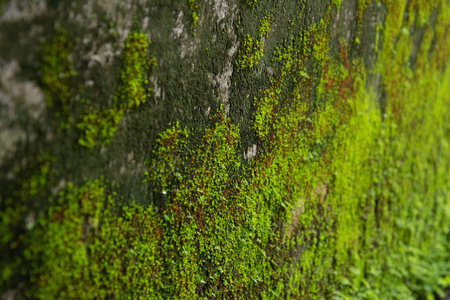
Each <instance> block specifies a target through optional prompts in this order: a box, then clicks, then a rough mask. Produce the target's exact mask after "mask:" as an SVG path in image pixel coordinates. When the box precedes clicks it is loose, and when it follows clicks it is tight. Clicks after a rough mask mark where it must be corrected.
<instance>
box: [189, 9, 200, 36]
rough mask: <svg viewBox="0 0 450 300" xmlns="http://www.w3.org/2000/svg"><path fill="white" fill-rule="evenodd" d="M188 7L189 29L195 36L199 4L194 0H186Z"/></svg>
mask: <svg viewBox="0 0 450 300" xmlns="http://www.w3.org/2000/svg"><path fill="white" fill-rule="evenodd" d="M188 7H189V9H190V11H191V25H190V28H191V31H192V32H193V34H194V36H195V32H194V31H195V27H196V26H197V22H198V15H197V13H198V10H199V6H198V5H197V2H196V0H188Z"/></svg>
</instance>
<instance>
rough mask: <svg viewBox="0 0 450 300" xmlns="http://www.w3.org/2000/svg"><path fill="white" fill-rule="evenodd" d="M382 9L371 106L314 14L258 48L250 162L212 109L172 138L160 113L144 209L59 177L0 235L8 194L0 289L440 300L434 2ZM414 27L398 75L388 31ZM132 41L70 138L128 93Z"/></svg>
mask: <svg viewBox="0 0 450 300" xmlns="http://www.w3.org/2000/svg"><path fill="white" fill-rule="evenodd" d="M333 3H334V4H336V3H338V2H336V1H333ZM361 3H362V2H361ZM336 5H337V4H336ZM383 5H386V7H387V15H386V20H385V24H384V30H383V31H380V34H382V39H381V43H382V44H381V45H380V46H381V47H380V48H379V50H378V54H377V55H378V56H377V62H376V64H375V69H374V70H373V71H372V72H374V74H376V73H381V74H382V77H381V79H380V80H381V82H380V86H381V89H382V91H380V92H379V93H380V94H383V97H384V98H383V100H382V101H381V103H380V102H378V101H377V100H375V95H374V93H375V92H378V91H372V90H370V89H368V88H367V86H369V85H368V79H367V78H370V76H368V75H374V74H370V73H371V70H366V68H365V66H364V64H363V63H362V59H361V58H357V57H356V55H353V56H350V55H349V52H350V51H352V49H349V47H351V45H350V46H349V45H346V43H345V42H343V41H341V42H339V45H337V47H336V48H337V51H335V52H331V51H330V36H331V32H330V30H331V28H332V27H331V26H330V22H331V21H332V20H331V19H330V14H329V13H330V8H329V9H328V10H327V15H326V16H325V17H324V18H323V19H321V20H318V21H317V22H315V23H313V24H311V25H310V26H309V27H307V28H304V29H302V30H300V31H298V32H292V31H291V32H290V36H289V38H287V39H286V40H285V41H284V42H283V43H279V44H278V47H277V48H276V50H275V51H274V55H273V57H272V60H271V62H272V63H273V65H272V66H274V69H273V74H274V75H273V77H272V78H271V79H270V80H267V84H266V86H263V87H262V88H261V89H259V90H258V92H257V93H256V97H255V98H254V103H253V108H254V110H253V112H252V113H253V115H252V118H253V119H252V122H251V124H250V126H249V130H251V131H252V134H254V137H255V139H257V142H255V143H257V147H258V152H257V153H256V156H255V157H253V158H252V159H251V160H250V161H245V160H244V158H243V155H242V152H243V150H245V149H242V145H241V139H242V137H241V133H240V131H239V126H240V125H241V124H239V125H238V124H234V123H233V122H232V120H231V118H226V117H225V114H224V109H223V108H220V109H219V110H218V112H217V113H216V114H215V115H214V116H212V117H211V118H210V120H209V122H208V125H207V126H206V128H203V129H196V130H193V132H190V133H189V134H188V132H187V129H185V128H182V127H181V126H180V125H179V124H178V123H176V124H175V125H173V126H171V127H170V128H169V129H167V130H166V131H164V132H163V133H161V134H160V136H159V138H158V139H157V140H156V142H155V145H154V150H153V153H152V155H151V160H150V161H149V162H148V165H147V172H145V173H144V174H143V177H144V178H145V181H146V184H149V186H150V188H151V189H153V191H152V192H153V194H163V195H165V196H164V197H165V205H163V206H160V207H158V210H156V209H155V210H154V209H153V208H152V205H149V206H148V207H147V208H144V207H143V206H140V205H135V204H124V203H130V202H133V199H126V198H125V197H121V196H119V195H116V194H115V193H114V192H113V191H112V190H113V188H112V186H114V184H111V185H109V184H107V183H105V182H103V181H102V180H97V181H88V182H86V183H85V184H83V185H81V186H74V185H72V184H68V187H67V188H66V189H64V190H63V191H62V192H60V193H59V194H58V195H57V196H54V197H53V198H50V199H48V198H46V199H47V200H48V202H49V207H50V208H48V209H47V208H45V209H43V210H42V212H40V213H39V214H37V215H36V217H37V220H36V224H35V225H34V226H29V228H28V229H26V230H24V231H22V233H21V234H20V238H16V237H15V236H14V234H13V233H11V230H10V228H11V226H10V225H11V224H13V225H14V224H15V225H14V226H18V225H17V223H18V222H19V221H17V220H21V218H22V219H23V215H24V211H25V210H21V209H23V205H22V206H20V207H22V208H21V209H17V210H15V209H14V206H13V203H14V201H15V200H16V198H14V197H8V198H7V199H6V200H3V199H1V200H2V202H0V204H2V205H3V203H6V205H7V207H8V209H3V206H2V215H1V217H2V218H1V219H2V222H3V223H2V231H1V233H2V235H0V236H2V242H5V244H7V246H8V247H9V248H11V249H18V250H17V251H18V253H20V255H16V256H15V258H16V259H15V260H11V261H12V262H11V261H10V262H8V264H6V267H3V268H2V273H1V275H2V277H1V279H2V282H1V283H2V284H4V283H5V282H6V283H8V282H9V281H11V280H12V279H11V278H15V277H14V276H17V272H18V271H17V270H24V271H23V272H24V274H23V275H22V277H21V281H20V282H26V284H27V287H28V286H29V287H30V288H29V291H28V294H27V295H26V296H28V297H30V298H58V297H59V298H139V297H141V298H150V299H151V298H170V299H196V298H203V299H205V298H207V299H208V298H218V299H235V298H240V299H259V298H261V299H275V298H282V299H324V298H326V299H328V298H330V299H349V298H351V299H395V298H399V299H412V298H430V299H431V298H432V297H434V295H435V294H437V295H439V296H441V297H443V296H444V289H445V288H446V285H448V276H449V274H450V265H449V261H450V257H449V253H450V244H449V240H450V239H449V235H450V221H449V220H450V212H449V207H450V193H449V191H448V187H449V184H450V174H449V172H448V170H449V169H450V157H449V155H448V153H449V152H450V151H449V150H450V149H449V148H450V146H449V145H450V143H449V138H450V127H449V125H448V124H450V122H449V121H450V120H449V116H448V108H449V107H450V103H449V98H448V94H449V92H450V91H449V87H448V84H447V82H449V80H450V71H449V69H448V68H447V63H448V62H447V58H448V57H449V55H450V54H449V49H450V47H449V46H450V45H449V40H448V38H447V28H448V26H449V24H450V13H449V12H450V7H449V5H448V4H447V3H446V2H445V1H438V2H437V4H435V5H434V6H427V5H428V4H425V3H424V2H422V1H403V2H402V1H400V2H398V1H397V2H395V1H394V2H393V1H383ZM422 6H424V7H425V10H424V11H425V12H424V13H421V15H420V17H421V18H425V19H427V18H430V17H431V11H432V9H431V8H433V9H436V12H437V15H436V21H435V25H433V26H432V25H430V24H428V22H425V21H423V22H422V21H420V22H419V20H418V22H417V23H415V21H414V20H415V19H414V18H415V17H414V14H410V13H411V12H413V11H415V10H416V9H419V8H421V7H422ZM359 7H360V8H361V7H363V6H359ZM427 7H428V8H427ZM405 12H409V14H408V17H405V16H404V13H405ZM417 16H419V14H418V15H417ZM271 20H272V18H269V17H268V16H267V17H265V18H264V19H263V20H261V22H260V27H259V29H258V33H257V39H252V38H251V37H250V36H249V35H247V39H246V40H247V42H246V41H245V40H244V42H243V44H242V48H241V49H240V52H239V54H238V60H239V59H240V63H241V65H242V66H243V67H242V68H241V69H243V68H251V67H252V66H254V64H256V63H257V62H258V60H259V59H260V57H259V58H258V59H256V62H255V58H257V57H258V56H257V54H255V53H258V51H260V50H259V48H258V47H256V46H255V43H256V42H260V43H263V41H265V39H266V38H267V39H268V38H269V36H268V35H267V34H268V32H269V31H270V29H269V28H270V23H271ZM295 22H302V19H301V18H298V16H296V17H295V18H294V19H293V20H290V22H289V24H292V27H291V28H295V27H294V25H295V24H294V23H295ZM413 24H417V25H414V26H423V32H424V34H423V39H422V42H421V43H420V46H419V47H417V60H416V63H415V66H414V69H413V67H412V66H411V63H410V57H411V55H412V52H413V50H414V49H415V48H414V47H415V44H414V38H413V36H412V35H411V34H410V32H409V31H408V30H405V28H410V26H413ZM379 28H380V27H379ZM144 41H146V38H145V35H143V34H132V35H130V37H129V40H128V41H127V46H126V47H125V50H124V67H123V73H122V78H121V80H122V83H121V85H120V87H119V89H118V92H117V96H116V98H115V103H114V105H113V107H112V108H111V111H108V110H95V109H93V110H92V111H91V113H90V114H86V121H85V123H86V124H94V125H92V127H89V126H88V125H86V126H85V127H80V129H81V130H83V131H84V132H88V133H86V136H89V137H90V139H91V140H89V139H86V141H85V142H86V145H87V146H88V145H93V144H96V143H99V142H102V141H103V140H108V139H110V138H111V136H112V134H113V133H114V131H110V130H109V129H110V128H115V127H116V126H117V123H118V122H119V120H120V118H121V117H122V115H120V116H118V117H117V119H116V114H117V113H120V112H122V111H125V110H128V109H133V108H135V107H137V106H140V105H141V104H142V103H145V101H146V97H147V96H146V95H147V93H148V90H146V80H148V79H147V77H146V76H147V74H148V73H147V72H148V70H149V69H151V67H150V65H152V63H151V62H150V60H149V59H148V56H147V54H146V52H147V48H146V46H145V45H146V44H145V42H144ZM259 46H262V45H261V44H260V45H259ZM254 47H256V49H257V51H256V52H253V51H254ZM245 49H247V50H245ZM248 49H250V50H248ZM261 49H262V47H261ZM353 50H354V49H353ZM332 53H335V55H333V54H332ZM260 54H261V55H262V50H261V53H260ZM352 57H353V58H352ZM247 58H249V60H248V61H247ZM250 58H251V59H250ZM236 63H237V64H238V62H236ZM238 65H239V64H238ZM248 76H252V75H251V74H248ZM430 87H432V88H430ZM108 122H110V123H108ZM89 132H92V134H91V133H89ZM111 132H112V133H111ZM247 136H248V135H247ZM92 141H93V142H92ZM50 164H51V163H50V159H47V160H43V161H42V162H41V164H40V166H41V167H39V168H38V169H39V170H38V172H37V175H31V176H28V177H27V178H29V179H28V180H25V181H24V184H23V185H22V186H21V188H22V189H23V191H22V192H17V199H19V200H20V199H22V198H23V199H28V201H30V199H31V200H32V199H34V198H32V197H31V195H34V197H35V196H36V195H39V190H40V189H42V186H43V184H44V183H45V181H46V180H48V179H45V178H46V177H48V176H49V174H51V172H50V171H49V166H50ZM33 174H34V173H33ZM42 178H44V179H42ZM43 182H44V183H43ZM21 195H22V196H21ZM41 197H44V196H41ZM139 200H140V201H141V203H142V202H146V201H147V199H146V196H143V199H139ZM149 202H151V201H150V200H148V202H147V203H149ZM27 203H29V202H27ZM11 219H14V222H15V223H14V222H10V220H11ZM5 224H6V225H5ZM2 247H3V245H2ZM1 249H5V247H3V248H1ZM9 251H10V252H11V250H9ZM8 253H9V252H8Z"/></svg>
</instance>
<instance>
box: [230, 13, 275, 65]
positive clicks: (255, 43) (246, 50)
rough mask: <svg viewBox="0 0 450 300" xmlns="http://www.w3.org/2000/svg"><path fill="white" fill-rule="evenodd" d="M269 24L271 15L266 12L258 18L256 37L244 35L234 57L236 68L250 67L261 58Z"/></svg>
mask: <svg viewBox="0 0 450 300" xmlns="http://www.w3.org/2000/svg"><path fill="white" fill-rule="evenodd" d="M271 25H272V17H271V16H270V15H269V14H266V16H265V17H264V18H262V19H261V20H260V24H259V27H258V38H257V39H253V38H252V37H250V36H249V35H248V34H247V35H246V36H245V37H244V41H243V42H242V45H241V46H240V48H239V52H238V57H237V59H236V66H237V67H238V70H242V69H251V68H252V67H253V66H255V65H256V64H257V63H258V61H259V60H260V59H261V57H262V56H263V52H264V40H265V38H267V36H268V33H269V31H270V26H271Z"/></svg>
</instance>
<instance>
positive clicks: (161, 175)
mask: <svg viewBox="0 0 450 300" xmlns="http://www.w3.org/2000/svg"><path fill="white" fill-rule="evenodd" d="M187 138H188V133H187V131H186V129H184V130H181V129H180V126H179V124H178V122H177V123H176V125H174V126H172V127H171V128H169V129H167V130H166V131H165V132H163V133H161V134H160V137H159V138H158V139H157V140H156V142H155V143H156V148H155V150H154V151H153V154H154V155H155V157H156V158H155V159H154V160H153V161H152V162H151V163H150V168H149V171H148V172H146V173H145V176H147V179H148V180H150V181H153V182H154V184H155V189H156V190H157V191H162V192H163V193H166V190H165V189H166V188H167V187H168V185H169V183H170V182H172V180H173V179H178V180H181V179H182V177H181V174H180V173H178V171H179V170H180V167H181V165H182V163H183V159H182V153H183V151H185V147H186V140H187Z"/></svg>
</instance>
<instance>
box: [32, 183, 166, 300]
mask: <svg viewBox="0 0 450 300" xmlns="http://www.w3.org/2000/svg"><path fill="white" fill-rule="evenodd" d="M113 198H114V194H109V195H108V194H107V190H106V186H105V185H104V184H103V183H102V182H101V181H99V180H97V181H90V182H87V183H86V184H84V185H83V186H81V187H75V186H73V185H72V184H70V183H69V184H68V185H67V188H66V189H65V190H64V191H62V192H60V193H59V195H58V196H57V197H55V198H54V199H52V200H51V201H52V202H53V204H54V206H53V207H52V208H51V209H50V210H48V211H47V212H46V213H45V214H42V215H41V216H40V217H39V218H38V219H37V220H36V226H35V227H34V228H33V230H31V231H30V232H29V234H28V235H29V237H28V240H27V242H28V247H27V248H26V249H25V251H24V258H25V259H26V263H27V264H29V265H30V266H32V268H31V270H30V273H29V276H30V281H31V283H32V284H33V285H32V286H33V288H31V289H29V290H28V292H27V293H28V295H29V297H37V298H42V299H45V298H54V297H61V298H84V299H96V298H105V297H108V296H111V295H115V296H116V297H117V296H120V297H125V298H136V297H143V296H145V297H156V295H157V294H156V289H157V288H158V286H159V276H160V275H159V273H160V263H159V262H158V261H156V260H155V258H156V255H157V253H158V243H159V239H160V234H161V232H160V229H159V225H158V224H157V222H156V220H155V218H154V216H153V212H152V209H151V208H148V209H144V208H142V207H138V206H136V205H125V206H117V205H116V204H114V202H115V201H113ZM55 274H58V275H57V276H55ZM137 286H139V288H138V289H136V287H137Z"/></svg>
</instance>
